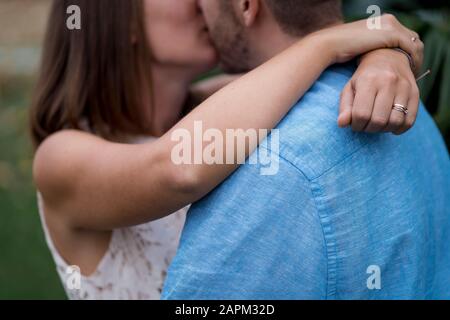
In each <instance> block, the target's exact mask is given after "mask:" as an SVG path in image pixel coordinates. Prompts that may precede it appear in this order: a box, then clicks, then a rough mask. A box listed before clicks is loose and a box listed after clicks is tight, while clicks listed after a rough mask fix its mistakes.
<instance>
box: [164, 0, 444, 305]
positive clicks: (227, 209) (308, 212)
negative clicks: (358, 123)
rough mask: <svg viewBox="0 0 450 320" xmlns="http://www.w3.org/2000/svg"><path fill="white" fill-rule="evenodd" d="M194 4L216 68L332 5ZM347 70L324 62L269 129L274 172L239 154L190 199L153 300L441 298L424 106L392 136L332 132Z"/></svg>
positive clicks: (269, 0)
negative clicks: (238, 162)
mask: <svg viewBox="0 0 450 320" xmlns="http://www.w3.org/2000/svg"><path fill="white" fill-rule="evenodd" d="M201 5H202V9H203V11H204V14H205V16H206V19H207V22H208V25H209V28H210V32H211V35H212V37H213V39H214V41H215V43H216V45H217V47H218V48H219V50H220V51H221V58H222V63H223V65H224V66H225V67H226V69H228V70H232V71H237V72H238V71H245V70H248V69H251V68H253V67H256V66H257V65H259V64H260V63H262V62H264V61H265V60H267V59H268V58H270V57H271V56H273V55H275V54H277V53H278V52H280V51H282V50H283V49H285V48H287V47H288V46H289V44H291V43H292V42H293V41H294V40H297V39H299V38H300V37H302V36H304V35H306V34H308V33H310V32H313V31H315V30H318V29H321V28H323V27H326V26H329V25H332V24H337V23H340V22H341V16H342V15H341V11H340V1H337V0H327V1H323V0H321V1H316V0H303V1H300V0H205V1H201ZM352 72H353V69H352V67H351V66H348V65H345V66H335V67H332V68H330V69H329V70H327V71H326V72H325V73H324V74H323V75H322V77H321V78H320V79H319V80H318V81H317V83H316V84H315V85H314V87H313V88H312V89H311V90H310V91H309V92H308V93H307V94H306V95H305V96H304V97H303V99H302V100H301V101H300V102H298V104H297V105H296V106H295V107H294V108H293V109H292V111H291V112H290V113H289V114H288V115H287V116H286V118H285V119H284V120H283V121H282V123H281V124H280V125H279V126H278V128H277V129H278V130H280V131H279V132H280V148H279V154H278V155H277V156H279V171H278V173H276V174H274V175H268V176H263V175H261V174H260V173H261V170H260V169H261V165H249V164H246V165H244V166H241V167H240V168H239V169H238V170H237V171H236V173H235V174H234V175H233V176H231V177H230V178H229V179H228V180H226V181H225V182H224V183H223V184H222V185H221V186H219V187H218V188H217V189H216V190H215V191H213V192H212V193H211V194H210V195H209V196H207V197H206V198H204V199H203V200H201V201H200V202H198V203H196V204H195V205H194V206H193V207H192V209H191V210H190V212H189V214H188V219H187V223H186V226H185V230H184V232H183V236H182V239H181V244H180V248H179V251H178V254H177V256H176V258H175V259H174V262H173V264H172V266H171V268H170V270H169V274H168V278H167V282H166V286H165V289H164V292H163V298H166V299H371V298H374V299H383V298H387V299H414V298H417V299H421V298H426V299H439V298H450V249H449V247H448V243H449V241H450V161H449V155H448V152H447V150H446V148H445V145H444V143H443V141H442V138H441V136H440V134H439V132H438V130H437V128H436V126H435V125H434V123H433V121H432V119H431V118H430V116H429V114H428V113H427V112H426V111H425V109H424V108H423V106H421V109H420V114H419V116H418V119H417V122H416V124H415V126H414V128H413V129H412V130H411V131H410V132H408V133H406V134H404V135H402V136H394V135H392V134H377V135H367V134H361V133H355V132H353V131H352V130H350V129H345V130H343V129H339V128H338V127H337V125H336V121H335V119H336V110H337V105H338V101H339V94H340V92H341V91H342V88H343V87H344V85H345V84H346V83H347V82H348V81H349V79H350V77H351V75H352ZM261 112H263V110H262V111H261ZM271 145H272V143H267V145H266V147H264V146H261V147H260V148H259V149H260V150H261V149H263V148H268V147H267V146H269V148H268V149H270V146H271ZM266 151H267V152H274V151H273V150H266Z"/></svg>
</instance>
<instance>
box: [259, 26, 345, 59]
mask: <svg viewBox="0 0 450 320" xmlns="http://www.w3.org/2000/svg"><path fill="white" fill-rule="evenodd" d="M343 23H344V22H343V21H336V23H334V24H333V25H330V26H328V27H332V26H335V25H340V24H343ZM263 34H264V40H263V41H261V40H259V41H255V45H254V47H255V48H256V51H255V52H257V53H258V54H256V55H255V62H256V65H255V67H256V66H258V65H260V64H263V63H264V62H266V61H268V60H270V59H271V58H273V57H274V56H276V55H277V54H279V53H281V52H282V51H284V50H286V49H287V48H289V47H290V46H292V45H293V44H295V43H296V42H298V41H300V40H301V39H302V38H304V37H306V36H307V35H308V34H304V35H299V36H295V35H290V34H288V33H286V32H285V31H283V30H282V29H281V28H280V27H276V28H273V26H272V28H271V29H270V30H264V31H263Z"/></svg>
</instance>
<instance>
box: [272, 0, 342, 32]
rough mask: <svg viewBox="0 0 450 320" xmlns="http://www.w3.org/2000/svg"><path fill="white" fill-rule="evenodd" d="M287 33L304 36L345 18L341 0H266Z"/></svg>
mask: <svg viewBox="0 0 450 320" xmlns="http://www.w3.org/2000/svg"><path fill="white" fill-rule="evenodd" d="M265 1H266V3H267V5H268V7H269V8H270V10H271V12H272V14H273V15H274V17H275V19H276V20H277V22H278V23H279V24H280V26H281V27H282V28H283V30H284V31H285V32H286V33H289V34H292V35H294V36H303V35H306V34H309V33H311V32H314V31H317V30H320V29H322V28H325V27H327V26H329V25H331V24H334V23H336V22H338V21H341V20H342V19H343V14H342V3H341V1H340V0H265Z"/></svg>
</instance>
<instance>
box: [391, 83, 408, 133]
mask: <svg viewBox="0 0 450 320" xmlns="http://www.w3.org/2000/svg"><path fill="white" fill-rule="evenodd" d="M409 95H410V85H409V83H405V82H402V83H400V84H399V85H398V89H397V93H396V97H395V99H394V104H399V105H402V106H404V107H406V108H407V107H408V101H409ZM392 107H393V106H391V108H392ZM405 121H406V115H405V114H404V113H403V112H402V111H398V110H396V109H392V112H391V116H390V118H389V124H388V125H387V127H386V130H385V131H387V132H396V131H398V130H400V128H402V126H403V125H404V124H405Z"/></svg>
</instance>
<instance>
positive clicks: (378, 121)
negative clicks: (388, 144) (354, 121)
mask: <svg viewBox="0 0 450 320" xmlns="http://www.w3.org/2000/svg"><path fill="white" fill-rule="evenodd" d="M394 98H395V90H394V87H393V86H387V87H386V88H383V89H381V91H379V92H378V94H377V96H376V98H375V106H374V108H373V112H372V118H371V119H370V121H369V124H368V125H367V127H366V130H365V131H366V132H370V133H375V132H380V131H383V130H384V129H385V128H386V127H387V125H388V123H389V119H390V117H391V112H392V106H393V105H394Z"/></svg>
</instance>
